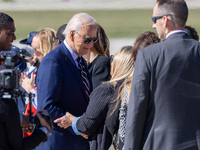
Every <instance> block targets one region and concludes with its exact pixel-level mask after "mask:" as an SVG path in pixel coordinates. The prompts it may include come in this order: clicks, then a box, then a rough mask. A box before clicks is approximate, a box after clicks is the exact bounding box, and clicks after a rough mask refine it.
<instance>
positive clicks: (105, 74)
mask: <svg viewBox="0 0 200 150" xmlns="http://www.w3.org/2000/svg"><path fill="white" fill-rule="evenodd" d="M109 77H110V59H109V58H107V57H105V56H102V57H100V58H99V61H97V62H96V64H95V66H94V68H93V70H92V84H93V89H95V88H96V87H97V86H99V85H100V84H102V83H103V82H105V81H108V79H109Z"/></svg>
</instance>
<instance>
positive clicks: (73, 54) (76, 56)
mask: <svg viewBox="0 0 200 150" xmlns="http://www.w3.org/2000/svg"><path fill="white" fill-rule="evenodd" d="M64 44H65V46H66V47H67V49H68V50H69V52H70V54H71V56H72V58H73V60H74V61H76V59H77V58H78V55H77V54H76V53H75V52H74V51H73V50H72V48H71V47H70V46H69V45H68V44H67V42H66V41H65V40H64Z"/></svg>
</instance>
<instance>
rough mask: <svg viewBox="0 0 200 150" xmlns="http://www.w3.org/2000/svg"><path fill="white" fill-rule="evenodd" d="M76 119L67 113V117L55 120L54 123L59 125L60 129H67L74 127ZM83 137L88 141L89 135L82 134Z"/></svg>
mask: <svg viewBox="0 0 200 150" xmlns="http://www.w3.org/2000/svg"><path fill="white" fill-rule="evenodd" d="M75 118H76V117H75V116H73V115H72V114H70V113H69V112H67V113H66V115H64V116H62V117H60V118H58V119H56V120H54V123H57V125H58V126H59V127H61V128H64V129H66V128H68V127H70V126H72V122H73V121H74V119H75ZM81 136H82V137H84V138H85V139H88V135H86V134H81Z"/></svg>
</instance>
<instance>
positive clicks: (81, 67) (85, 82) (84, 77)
mask: <svg viewBox="0 0 200 150" xmlns="http://www.w3.org/2000/svg"><path fill="white" fill-rule="evenodd" d="M77 61H78V69H79V71H80V74H81V77H82V81H83V85H84V88H85V93H86V95H87V96H88V98H89V91H90V90H89V82H88V78H87V74H86V68H85V66H84V65H83V62H82V58H81V57H78V58H77Z"/></svg>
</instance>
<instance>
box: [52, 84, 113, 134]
mask: <svg viewBox="0 0 200 150" xmlns="http://www.w3.org/2000/svg"><path fill="white" fill-rule="evenodd" d="M113 92H114V91H113V86H112V85H111V84H109V83H104V84H103V85H100V86H99V87H97V88H96V89H95V90H94V91H93V92H92V93H91V95H90V102H89V105H88V107H87V110H86V112H85V113H84V114H83V115H82V116H81V117H75V116H73V115H71V114H70V113H68V112H67V113H66V115H65V116H63V117H61V118H58V119H56V120H54V123H57V124H58V126H60V127H62V128H67V127H69V126H72V129H73V131H74V132H75V133H76V134H77V135H81V134H87V135H92V134H94V133H95V132H96V130H97V129H98V128H99V127H100V126H101V125H102V124H104V121H105V119H106V116H107V112H108V107H109V104H110V101H112V96H113Z"/></svg>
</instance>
